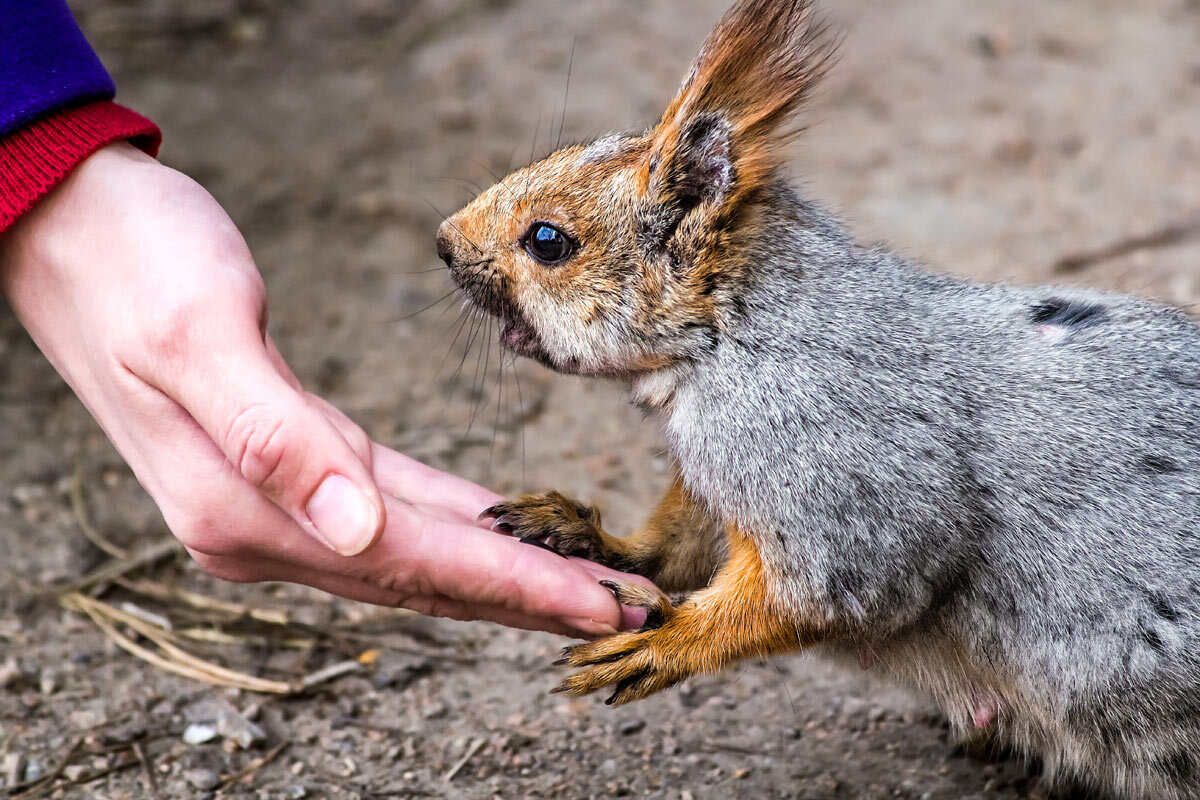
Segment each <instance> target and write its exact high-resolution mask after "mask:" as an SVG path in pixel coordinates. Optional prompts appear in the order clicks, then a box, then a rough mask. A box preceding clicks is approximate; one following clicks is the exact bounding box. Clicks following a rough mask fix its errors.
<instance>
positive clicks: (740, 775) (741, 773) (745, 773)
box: [733, 767, 750, 781]
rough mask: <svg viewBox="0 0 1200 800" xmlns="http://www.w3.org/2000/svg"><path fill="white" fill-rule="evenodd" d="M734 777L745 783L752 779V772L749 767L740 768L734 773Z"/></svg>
mask: <svg viewBox="0 0 1200 800" xmlns="http://www.w3.org/2000/svg"><path fill="white" fill-rule="evenodd" d="M733 777H734V779H735V780H739V781H744V780H745V779H746V778H749V777H750V770H749V769H748V768H747V767H738V768H737V769H735V770H734V771H733Z"/></svg>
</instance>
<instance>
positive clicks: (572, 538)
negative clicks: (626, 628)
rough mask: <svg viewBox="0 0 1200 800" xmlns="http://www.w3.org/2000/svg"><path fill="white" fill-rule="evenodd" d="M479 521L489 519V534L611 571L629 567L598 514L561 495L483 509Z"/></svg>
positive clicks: (544, 494) (524, 498) (528, 496)
mask: <svg viewBox="0 0 1200 800" xmlns="http://www.w3.org/2000/svg"><path fill="white" fill-rule="evenodd" d="M479 519H481V520H484V519H491V520H492V530H498V531H503V532H504V533H509V534H512V535H513V536H516V537H517V538H518V539H520V540H521V541H522V542H525V543H527V544H533V545H537V546H540V547H545V548H547V549H550V550H553V551H554V552H556V553H558V554H559V555H563V556H578V557H579V558H586V559H587V560H589V561H594V562H596V563H597V564H603V565H605V566H608V567H612V568H614V569H628V567H629V558H628V556H627V554H626V553H625V550H624V547H623V546H622V544H621V541H620V540H619V539H615V538H613V537H612V536H609V535H608V534H607V533H605V532H604V531H603V530H602V529H601V528H600V512H599V511H597V510H596V509H595V508H594V507H593V506H589V505H585V504H583V503H580V502H577V501H575V500H572V499H571V498H569V497H567V496H566V495H563V494H561V493H560V492H556V491H552V490H551V491H547V492H541V493H538V494H525V495H521V496H520V497H517V498H515V499H513V500H507V501H505V502H502V503H497V504H496V505H494V506H492V507H490V508H487V509H485V510H484V511H483V513H482V514H480V515H479Z"/></svg>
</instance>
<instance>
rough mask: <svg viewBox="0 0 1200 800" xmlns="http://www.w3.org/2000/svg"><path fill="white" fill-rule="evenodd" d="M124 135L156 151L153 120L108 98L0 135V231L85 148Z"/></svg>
mask: <svg viewBox="0 0 1200 800" xmlns="http://www.w3.org/2000/svg"><path fill="white" fill-rule="evenodd" d="M125 140H129V141H130V142H132V143H134V144H135V145H136V146H137V147H139V148H141V149H142V150H144V151H145V152H147V153H149V154H151V155H153V154H156V153H157V152H158V147H159V143H160V142H161V134H160V133H159V130H158V128H157V127H156V126H155V125H154V123H153V122H151V121H150V120H148V119H146V118H145V117H143V116H141V115H140V114H137V113H135V112H133V111H130V110H129V109H127V108H124V107H122V106H119V105H117V104H116V103H112V102H109V101H100V102H95V103H87V104H85V105H82V106H76V107H73V108H68V109H64V110H62V111H59V112H58V113H55V114H52V115H50V116H48V117H45V118H43V119H40V120H37V121H35V122H33V123H30V124H29V125H27V126H25V127H24V128H21V129H20V130H17V131H14V132H13V133H10V134H8V135H6V136H4V137H3V138H0V235H3V233H4V231H6V230H7V229H8V228H10V227H12V225H13V224H14V223H15V222H16V221H17V220H19V219H20V218H21V217H23V216H25V215H26V214H28V213H29V211H30V209H32V208H34V207H35V206H36V205H37V204H38V202H39V201H40V200H42V199H43V198H45V197H46V196H47V195H48V194H49V193H50V192H51V190H52V189H53V188H54V187H55V186H57V185H59V184H60V183H62V182H63V180H64V179H65V178H66V177H67V176H68V175H70V174H71V172H72V171H73V170H74V169H75V168H76V167H77V166H79V165H80V163H81V162H83V161H84V160H85V159H87V158H88V157H89V156H90V155H91V154H93V153H95V152H96V151H98V150H99V149H101V148H103V147H105V146H106V145H109V144H111V143H113V142H118V141H125Z"/></svg>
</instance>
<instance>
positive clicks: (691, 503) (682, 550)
mask: <svg viewBox="0 0 1200 800" xmlns="http://www.w3.org/2000/svg"><path fill="white" fill-rule="evenodd" d="M484 513H485V515H486V516H488V517H494V518H495V519H496V524H497V525H498V526H499V527H502V528H506V529H509V530H511V531H512V532H513V533H514V534H515V535H518V536H522V537H528V536H533V537H535V538H539V539H541V540H544V541H547V540H548V541H549V542H550V543H551V544H552V546H553V547H554V549H555V550H557V551H558V552H560V553H562V554H563V555H569V556H579V557H581V558H586V559H589V560H591V561H595V562H596V563H599V564H604V565H606V566H609V567H612V568H613V569H617V570H621V571H623V572H632V573H635V574H637V575H643V576H645V577H647V578H649V579H650V580H652V581H654V582H655V583H656V584H657V585H658V586H660V587H661V588H662V589H663V590H664V591H668V592H685V591H692V590H695V589H699V588H702V587H704V586H707V585H708V583H709V581H710V580H712V577H713V574H714V573H715V572H716V570H717V568H718V567H719V566H720V565H721V563H722V562H723V561H724V559H725V550H726V547H725V542H724V531H723V529H722V527H721V526H720V524H719V523H717V522H716V520H714V519H712V518H711V517H710V516H709V515H708V514H706V513H705V512H704V510H703V509H702V508H701V507H700V505H699V504H698V503H697V502H696V499H695V497H694V496H693V495H692V493H691V492H689V491H688V490H687V488H685V487H684V485H683V480H682V479H681V478H680V477H679V476H678V475H676V477H675V478H674V480H673V481H672V482H671V486H670V488H669V489H668V490H667V492H666V494H665V495H664V496H663V498H662V500H660V501H659V503H658V505H657V507H655V509H654V511H653V512H652V513H651V514H650V518H649V519H648V520H646V522H645V524H643V525H642V527H640V528H639V529H638V530H637V531H635V532H634V533H632V534H630V535H629V536H627V537H625V538H617V537H615V536H610V535H609V534H608V533H606V532H605V531H604V530H603V528H602V527H601V525H602V522H601V518H600V512H599V511H598V510H596V509H595V508H593V507H591V506H588V505H586V504H584V503H580V502H578V501H576V500H572V499H571V498H569V497H567V496H565V495H563V494H560V493H559V492H555V491H547V492H541V493H538V494H526V495H522V496H520V497H517V498H515V499H513V500H510V501H506V502H503V503H498V504H496V505H494V506H492V507H491V508H489V509H488V510H487V511H486V512H484Z"/></svg>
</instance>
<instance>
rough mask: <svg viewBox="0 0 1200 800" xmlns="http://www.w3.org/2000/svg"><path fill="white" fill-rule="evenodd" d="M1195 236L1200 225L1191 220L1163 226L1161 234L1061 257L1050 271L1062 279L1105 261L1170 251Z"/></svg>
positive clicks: (1125, 240)
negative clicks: (1061, 276)
mask: <svg viewBox="0 0 1200 800" xmlns="http://www.w3.org/2000/svg"><path fill="white" fill-rule="evenodd" d="M1194 236H1200V221H1197V220H1191V221H1188V222H1181V223H1175V224H1173V225H1164V226H1163V227H1161V228H1159V229H1158V230H1155V231H1151V232H1150V233H1146V234H1142V235H1141V236H1128V237H1125V238H1123V239H1118V240H1117V241H1115V242H1111V243H1109V244H1107V245H1105V246H1103V247H1099V248H1096V249H1094V250H1085V251H1082V252H1078V253H1071V254H1068V255H1065V256H1062V257H1061V258H1059V259H1058V260H1057V261H1055V262H1054V264H1053V266H1052V267H1051V269H1052V270H1053V271H1054V272H1057V273H1059V274H1060V275H1062V274H1069V273H1074V272H1082V271H1083V270H1085V269H1087V268H1088V267H1091V266H1094V265H1096V264H1099V263H1101V262H1104V261H1111V260H1112V259H1114V258H1120V257H1121V256H1127V255H1129V254H1130V253H1135V252H1137V251H1138V250H1150V249H1156V248H1160V247H1169V246H1170V245H1173V244H1179V243H1180V242H1182V241H1185V240H1186V239H1190V238H1192V237H1194Z"/></svg>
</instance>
